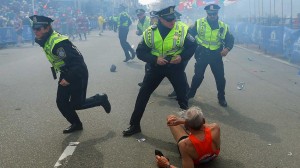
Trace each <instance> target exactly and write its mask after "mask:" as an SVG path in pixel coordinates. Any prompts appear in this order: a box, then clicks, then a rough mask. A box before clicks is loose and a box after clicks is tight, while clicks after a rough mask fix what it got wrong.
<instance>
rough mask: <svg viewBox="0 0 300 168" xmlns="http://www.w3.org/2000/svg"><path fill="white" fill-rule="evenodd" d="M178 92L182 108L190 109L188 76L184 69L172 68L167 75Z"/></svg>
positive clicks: (178, 99)
mask: <svg viewBox="0 0 300 168" xmlns="http://www.w3.org/2000/svg"><path fill="white" fill-rule="evenodd" d="M167 77H168V79H169V81H170V82H171V84H172V85H173V88H174V90H175V92H176V94H177V101H178V104H179V106H180V108H181V109H184V110H186V109H188V99H187V89H186V88H187V85H188V83H187V78H186V75H185V72H184V70H183V69H173V68H172V69H170V71H169V72H168V75H167Z"/></svg>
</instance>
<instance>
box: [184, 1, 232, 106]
mask: <svg viewBox="0 0 300 168" xmlns="http://www.w3.org/2000/svg"><path fill="white" fill-rule="evenodd" d="M204 9H205V10H206V13H207V17H204V18H201V19H198V20H197V21H196V22H195V24H194V25H193V26H192V28H191V33H192V35H193V36H195V37H196V41H197V43H198V48H197V50H196V52H195V59H196V63H195V71H194V72H195V74H194V76H193V79H192V83H191V88H190V90H189V93H188V98H193V97H194V96H195V94H196V91H197V89H198V88H199V87H200V85H201V83H202V81H203V79H204V73H205V69H206V67H207V65H210V69H211V71H212V73H213V75H214V77H215V80H216V85H217V90H218V100H219V104H220V105H221V106H223V107H227V101H226V99H225V84H226V80H225V77H224V64H223V60H222V58H223V57H225V56H226V55H227V54H228V52H229V51H230V50H231V49H232V48H233V45H234V37H233V35H232V34H231V33H230V32H229V28H228V25H227V24H225V23H224V22H222V21H220V20H219V17H218V11H219V9H220V6H219V5H216V4H210V5H207V6H205V8H204Z"/></svg>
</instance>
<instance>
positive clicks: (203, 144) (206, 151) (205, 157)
mask: <svg viewBox="0 0 300 168" xmlns="http://www.w3.org/2000/svg"><path fill="white" fill-rule="evenodd" d="M204 133H205V137H204V139H203V140H202V141H201V140H199V139H198V138H197V137H195V136H194V135H192V134H190V135H189V139H190V141H191V142H192V144H193V145H194V147H195V149H196V151H197V153H198V156H199V157H198V158H197V159H196V160H193V161H194V164H196V165H197V164H200V163H206V162H208V161H210V160H212V159H214V158H216V157H217V156H218V155H219V153H220V150H216V151H213V149H212V137H211V131H210V129H209V128H206V127H205V128H204Z"/></svg>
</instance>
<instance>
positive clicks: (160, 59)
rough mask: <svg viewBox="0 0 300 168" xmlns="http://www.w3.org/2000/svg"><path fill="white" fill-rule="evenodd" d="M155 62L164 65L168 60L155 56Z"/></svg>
mask: <svg viewBox="0 0 300 168" xmlns="http://www.w3.org/2000/svg"><path fill="white" fill-rule="evenodd" d="M156 63H157V64H158V65H166V64H167V63H168V60H166V59H164V58H163V57H157V60H156Z"/></svg>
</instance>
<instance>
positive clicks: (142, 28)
mask: <svg viewBox="0 0 300 168" xmlns="http://www.w3.org/2000/svg"><path fill="white" fill-rule="evenodd" d="M149 26H150V18H149V17H148V16H146V17H145V20H144V24H142V23H141V22H140V21H139V22H138V25H137V27H138V28H139V29H140V30H142V31H143V32H144V31H145V30H146V29H147V28H148V27H149Z"/></svg>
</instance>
